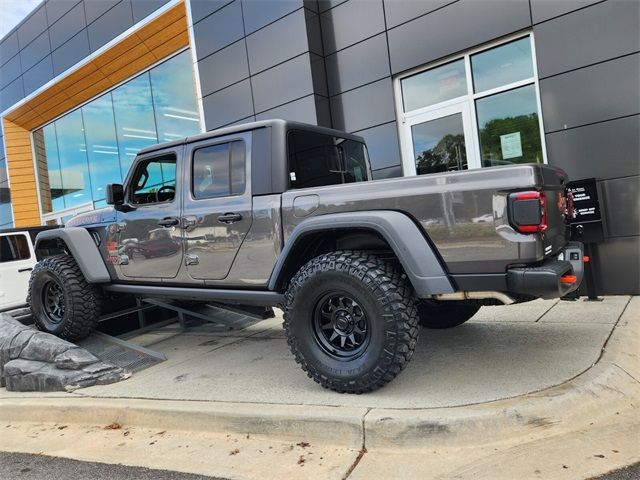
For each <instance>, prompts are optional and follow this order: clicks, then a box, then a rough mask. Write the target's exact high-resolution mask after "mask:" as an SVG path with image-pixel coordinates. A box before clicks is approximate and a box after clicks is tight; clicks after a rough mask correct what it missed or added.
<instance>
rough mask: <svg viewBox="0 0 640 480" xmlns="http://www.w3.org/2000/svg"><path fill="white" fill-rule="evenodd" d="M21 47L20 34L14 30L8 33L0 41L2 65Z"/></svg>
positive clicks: (0, 60) (0, 61)
mask: <svg viewBox="0 0 640 480" xmlns="http://www.w3.org/2000/svg"><path fill="white" fill-rule="evenodd" d="M19 51H20V47H18V34H17V33H16V32H13V33H11V34H9V35H7V36H6V37H5V38H3V39H2V42H0V65H4V64H5V63H7V62H8V61H9V60H10V59H11V58H13V57H14V56H15V55H17V54H18V52H19Z"/></svg>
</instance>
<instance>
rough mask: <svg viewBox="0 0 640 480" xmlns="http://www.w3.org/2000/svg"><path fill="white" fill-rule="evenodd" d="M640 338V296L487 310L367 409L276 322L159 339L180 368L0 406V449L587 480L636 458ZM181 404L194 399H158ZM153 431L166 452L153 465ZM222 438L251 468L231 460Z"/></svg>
mask: <svg viewBox="0 0 640 480" xmlns="http://www.w3.org/2000/svg"><path fill="white" fill-rule="evenodd" d="M509 311H511V313H508V312H509ZM614 325H615V329H614ZM612 330H613V333H612V334H611V332H612ZM639 332H640V298H638V297H634V298H633V299H630V298H629V297H609V298H607V299H605V302H602V303H599V304H595V303H586V302H582V301H579V302H571V303H565V302H561V303H555V302H534V303H533V304H530V305H528V306H527V305H519V306H513V307H493V308H483V309H481V311H480V312H479V314H478V315H477V316H476V318H474V319H473V321H472V322H470V323H468V324H466V325H464V326H462V327H459V328H458V329H453V330H449V331H439V332H433V331H427V330H423V331H422V332H421V333H422V334H423V335H422V339H423V340H422V341H421V344H420V345H419V348H418V353H417V355H416V357H414V359H413V360H412V362H411V364H410V366H409V367H408V368H407V370H406V371H405V372H403V374H402V375H401V376H400V377H398V378H397V379H396V380H395V381H394V382H393V383H392V384H391V385H389V386H388V387H386V388H384V389H382V390H380V391H378V392H376V393H375V394H373V395H361V396H345V395H338V394H335V393H332V392H327V391H324V390H321V389H320V388H319V387H317V386H316V385H315V384H313V383H312V382H310V381H309V380H308V379H306V377H305V376H304V375H303V374H302V375H296V372H297V367H295V365H293V361H292V359H291V358H290V355H289V354H288V353H287V352H286V350H285V349H283V348H280V347H278V345H281V344H282V343H283V339H282V333H281V331H280V330H279V329H278V328H277V327H276V325H275V322H273V321H270V322H266V323H262V324H256V325H253V326H252V327H250V328H248V329H245V330H243V331H241V332H224V333H215V332H211V333H197V334H193V333H189V334H183V335H179V336H176V335H175V333H171V332H165V333H155V334H153V335H146V336H145V337H144V338H141V339H139V340H140V341H141V342H145V343H147V344H148V343H153V346H152V348H155V349H158V346H162V348H164V351H165V353H167V355H168V356H169V359H170V360H169V361H168V362H165V363H164V364H161V365H158V366H156V367H153V368H151V369H149V370H147V371H145V372H143V373H142V374H140V375H137V376H134V377H133V378H132V379H131V380H128V381H126V382H123V383H121V384H117V385H112V386H109V387H107V388H105V389H96V388H92V389H84V390H83V391H80V393H81V395H69V394H66V395H55V396H53V397H52V398H42V396H40V397H35V396H34V395H26V394H21V395H18V394H11V393H8V392H3V393H2V396H3V397H4V398H3V399H2V400H0V405H1V406H2V408H0V426H1V425H2V424H3V423H7V425H10V427H7V426H5V428H10V431H11V432H12V434H11V435H0V449H5V450H17V451H44V452H47V453H50V454H55V455H60V456H70V457H74V458H83V459H86V460H101V461H110V462H113V461H115V460H116V459H119V458H120V459H123V463H128V464H132V465H144V466H150V467H155V468H170V469H178V470H182V471H187V472H192V473H200V474H209V475H212V474H215V475H220V476H229V477H232V478H284V477H286V478H305V479H308V478H309V477H316V476H317V477H319V478H345V477H346V476H349V477H350V478H389V476H397V473H398V472H399V471H400V470H399V468H402V470H401V471H402V475H401V476H402V477H403V478H453V477H455V478H492V479H494V478H498V479H499V478H505V479H506V478H514V477H515V476H520V477H522V478H586V477H588V476H593V475H597V474H600V473H605V472H606V471H609V470H611V469H613V468H617V467H621V466H625V465H628V464H631V463H633V462H637V461H638V460H639V459H640V448H639V446H638V432H639V431H640V430H639V428H640V422H639V419H638V404H639V403H640V402H639V400H640V383H639V381H638V380H639V379H640V365H639V364H638V352H639V350H640V349H639V343H638V334H639ZM425 334H426V335H425ZM609 335H611V337H610V338H609ZM153 336H155V338H152V337H153ZM605 345H606V347H605V348H604V350H603V346H605ZM420 350H423V351H425V350H426V351H425V352H423V353H422V354H421V353H419V352H420ZM594 364H595V365H594ZM287 365H288V366H287ZM487 372H488V373H487ZM300 373H301V372H300ZM136 377H137V378H136ZM405 378H408V380H405ZM162 379H164V381H167V382H169V387H168V388H167V389H166V391H162V389H161V388H160V387H161V384H160V381H161V380H162ZM519 380H520V381H519ZM156 382H158V383H156ZM270 382H276V386H275V387H272V386H270V385H269V384H270ZM278 382H279V383H278ZM403 382H404V383H403ZM396 384H398V386H396ZM127 385H129V386H130V387H129V393H128V394H127V392H126V391H124V390H118V391H115V390H111V389H112V388H113V387H117V388H118V389H120V388H122V389H124V388H125V387H126V386H127ZM154 385H155V387H154ZM469 385H470V386H469ZM243 386H244V388H242V387H243ZM156 388H157V389H160V392H159V393H158V392H156V391H155V390H154V389H156ZM261 389H263V390H261ZM278 389H279V390H278ZM180 390H182V398H190V399H192V400H191V401H184V400H180V401H177V400H160V399H158V397H162V396H165V395H166V396H167V398H171V396H175V397H178V396H179V395H180ZM433 390H439V391H438V392H435V393H433V392H432V391H433ZM114 392H115V393H114ZM196 395H198V396H200V397H196ZM109 397H111V398H109ZM113 397H122V398H116V399H114V398H113ZM136 397H147V398H151V399H146V400H142V399H139V398H136ZM154 397H155V398H154ZM175 397H174V398H175ZM403 398H404V401H405V402H404V403H403ZM425 398H426V400H425ZM113 421H117V422H120V423H122V424H123V425H126V426H127V427H126V428H127V429H130V430H129V431H130V433H131V434H130V435H128V436H127V441H126V442H125V445H126V446H127V448H126V450H125V449H124V448H122V449H117V448H115V449H114V448H113V445H119V443H117V442H116V440H117V439H118V438H120V435H122V433H120V434H119V433H118V432H117V431H104V430H103V429H102V428H98V427H97V426H96V425H108V424H109V423H110V422H113ZM52 422H64V423H65V425H68V428H69V429H68V430H67V429H65V431H64V432H62V433H63V434H64V433H65V432H69V433H68V434H66V435H67V436H66V437H64V438H63V437H59V434H60V432H57V431H56V430H55V428H53V427H51V423H52ZM67 422H68V423H67ZM38 424H40V427H36V425H38ZM87 425H93V426H92V427H87ZM153 426H155V427H156V428H155V430H156V433H157V430H165V429H166V434H165V435H169V436H170V438H165V437H164V436H163V439H162V442H158V443H154V444H153V445H154V448H153V449H151V450H153V454H151V453H149V454H147V455H146V456H145V454H143V453H142V452H144V451H146V450H147V451H148V450H149V447H148V445H149V444H150V441H149V439H150V438H151V437H152V436H153V435H154V429H153V428H152V427H153ZM34 432H35V433H34ZM221 432H225V433H226V435H227V437H231V438H232V439H233V440H234V441H235V442H238V445H240V446H239V447H238V448H239V450H240V451H242V452H245V453H250V454H248V455H243V456H242V457H241V458H239V457H238V456H237V455H230V454H229V450H228V449H227V445H228V442H229V438H226V437H225V436H224V434H223V433H221ZM246 435H249V437H250V438H246ZM129 437H131V439H129ZM25 438H29V441H28V442H26V443H25V442H24V439H25ZM52 440H55V441H54V442H53V444H52ZM134 440H135V441H134ZM151 441H153V440H151ZM114 442H116V443H114ZM127 442H132V443H127ZM120 443H122V442H120ZM298 443H301V444H303V445H304V444H305V443H311V444H312V445H313V452H314V455H317V456H315V457H314V456H313V455H307V454H306V453H304V452H303V451H302V450H305V449H304V447H298V446H296V445H297V444H298ZM185 444H188V445H189V447H190V449H189V455H186V450H180V449H179V448H178V447H180V446H182V447H183V448H184V445H185ZM207 445H208V446H209V448H206V447H207ZM160 446H163V448H162V449H160V448H159V447H160ZM269 446H270V447H271V448H270V449H268V447H269ZM365 448H366V450H365ZM145 449H146V450H145ZM301 449H302V450H301ZM298 450H300V451H298ZM275 451H277V452H278V455H275V454H274V452H275ZM196 452H197V453H196ZM260 452H267V453H260ZM365 452H366V453H365ZM298 454H299V455H301V456H304V455H307V456H306V457H304V461H303V462H302V463H300V464H299V463H298V460H299V459H300V457H299V456H298V457H297V456H296V455H298ZM320 457H322V460H320ZM296 458H297V459H298V460H296ZM565 467H567V468H565Z"/></svg>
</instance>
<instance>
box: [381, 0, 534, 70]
mask: <svg viewBox="0 0 640 480" xmlns="http://www.w3.org/2000/svg"><path fill="white" fill-rule="evenodd" d="M530 25H531V16H530V14H529V1H528V0H510V1H508V2H505V1H502V0H461V1H459V2H456V3H453V4H451V5H448V6H446V7H444V8H441V9H440V10H436V11H435V12H432V13H430V14H428V15H425V16H423V17H420V18H417V19H415V20H412V21H410V22H408V23H405V24H403V25H401V26H399V27H396V28H393V29H391V30H389V32H388V35H389V53H390V56H391V70H392V72H393V73H398V72H401V71H403V70H408V69H410V68H413V67H416V66H419V65H423V64H425V63H429V62H432V61H434V60H437V59H439V58H442V57H446V56H448V55H451V54H453V53H456V52H460V51H463V50H466V49H469V48H472V47H476V46H478V45H480V44H482V43H484V42H488V41H490V40H494V39H496V38H499V37H501V36H503V35H507V34H509V33H513V32H516V31H518V30H522V29H524V28H527V27H529V26H530Z"/></svg>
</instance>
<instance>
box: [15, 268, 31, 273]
mask: <svg viewBox="0 0 640 480" xmlns="http://www.w3.org/2000/svg"><path fill="white" fill-rule="evenodd" d="M31 270H33V268H32V267H28V268H19V269H18V273H22V272H30V271H31Z"/></svg>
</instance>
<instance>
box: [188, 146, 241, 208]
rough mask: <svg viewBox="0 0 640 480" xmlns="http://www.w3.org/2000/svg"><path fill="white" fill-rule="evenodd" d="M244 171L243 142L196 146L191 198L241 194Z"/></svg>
mask: <svg viewBox="0 0 640 480" xmlns="http://www.w3.org/2000/svg"><path fill="white" fill-rule="evenodd" d="M244 172H245V149H244V142H242V141H235V142H230V143H221V144H218V145H211V146H210V147H204V148H199V149H198V150H196V151H195V152H194V154H193V174H192V176H191V178H192V190H193V197H194V198H195V199H202V198H213V197H226V196H229V195H241V194H242V193H244V188H245V173H244Z"/></svg>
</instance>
